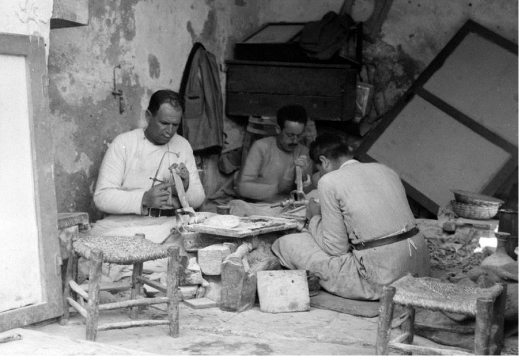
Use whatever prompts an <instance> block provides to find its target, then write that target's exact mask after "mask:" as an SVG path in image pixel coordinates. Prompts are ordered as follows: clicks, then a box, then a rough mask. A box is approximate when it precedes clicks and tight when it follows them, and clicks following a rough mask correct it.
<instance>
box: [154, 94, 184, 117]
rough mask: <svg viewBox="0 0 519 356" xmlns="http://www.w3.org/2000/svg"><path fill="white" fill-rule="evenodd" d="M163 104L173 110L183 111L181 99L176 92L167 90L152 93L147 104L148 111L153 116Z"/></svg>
mask: <svg viewBox="0 0 519 356" xmlns="http://www.w3.org/2000/svg"><path fill="white" fill-rule="evenodd" d="M164 103H168V104H171V106H173V107H174V108H175V109H180V110H184V101H183V100H182V97H181V96H180V95H179V94H178V93H177V92H175V91H173V90H169V89H164V90H157V91H156V92H155V93H153V95H152V96H151V98H150V103H149V104H148V110H149V111H150V113H151V114H152V115H153V116H155V115H156V114H157V111H159V109H160V106H161V105H162V104H164Z"/></svg>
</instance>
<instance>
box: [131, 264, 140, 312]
mask: <svg viewBox="0 0 519 356" xmlns="http://www.w3.org/2000/svg"><path fill="white" fill-rule="evenodd" d="M142 265H143V263H142V262H137V263H134V264H133V273H132V291H131V294H130V299H132V300H133V299H137V297H138V295H139V294H141V289H142V282H141V281H140V280H139V279H138V278H137V277H141V276H142ZM138 316H139V306H138V305H137V306H134V307H132V308H131V311H130V318H132V319H137V317H138Z"/></svg>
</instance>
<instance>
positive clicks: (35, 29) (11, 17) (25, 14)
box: [0, 0, 53, 54]
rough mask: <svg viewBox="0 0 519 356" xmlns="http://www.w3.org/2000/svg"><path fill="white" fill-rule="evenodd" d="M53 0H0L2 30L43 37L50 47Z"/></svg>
mask: <svg viewBox="0 0 519 356" xmlns="http://www.w3.org/2000/svg"><path fill="white" fill-rule="evenodd" d="M52 5H53V0H2V1H0V32H4V33H13V34H20V35H34V36H41V37H43V39H44V41H45V43H46V44H47V54H48V49H49V46H48V44H49V31H50V18H51V16H52Z"/></svg>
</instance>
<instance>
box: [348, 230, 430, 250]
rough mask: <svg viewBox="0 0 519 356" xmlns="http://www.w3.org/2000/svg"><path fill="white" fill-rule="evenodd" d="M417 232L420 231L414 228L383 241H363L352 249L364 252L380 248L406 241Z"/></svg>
mask: <svg viewBox="0 0 519 356" xmlns="http://www.w3.org/2000/svg"><path fill="white" fill-rule="evenodd" d="M418 232H420V230H418V228H417V227H416V226H415V227H413V228H412V229H411V230H408V231H406V232H403V233H401V234H398V235H393V236H389V237H386V238H383V239H378V240H371V241H364V242H361V243H358V244H356V245H353V249H355V250H366V249H368V248H374V247H380V246H384V245H389V244H393V243H395V242H398V241H402V240H405V239H408V238H410V237H413V236H414V235H416V234H417V233H418Z"/></svg>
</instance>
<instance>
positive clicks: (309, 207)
mask: <svg viewBox="0 0 519 356" xmlns="http://www.w3.org/2000/svg"><path fill="white" fill-rule="evenodd" d="M315 215H321V206H320V205H319V203H317V202H316V201H315V199H314V198H310V200H309V201H308V203H307V204H306V218H307V219H308V220H311V219H312V218H313V217H314V216H315Z"/></svg>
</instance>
